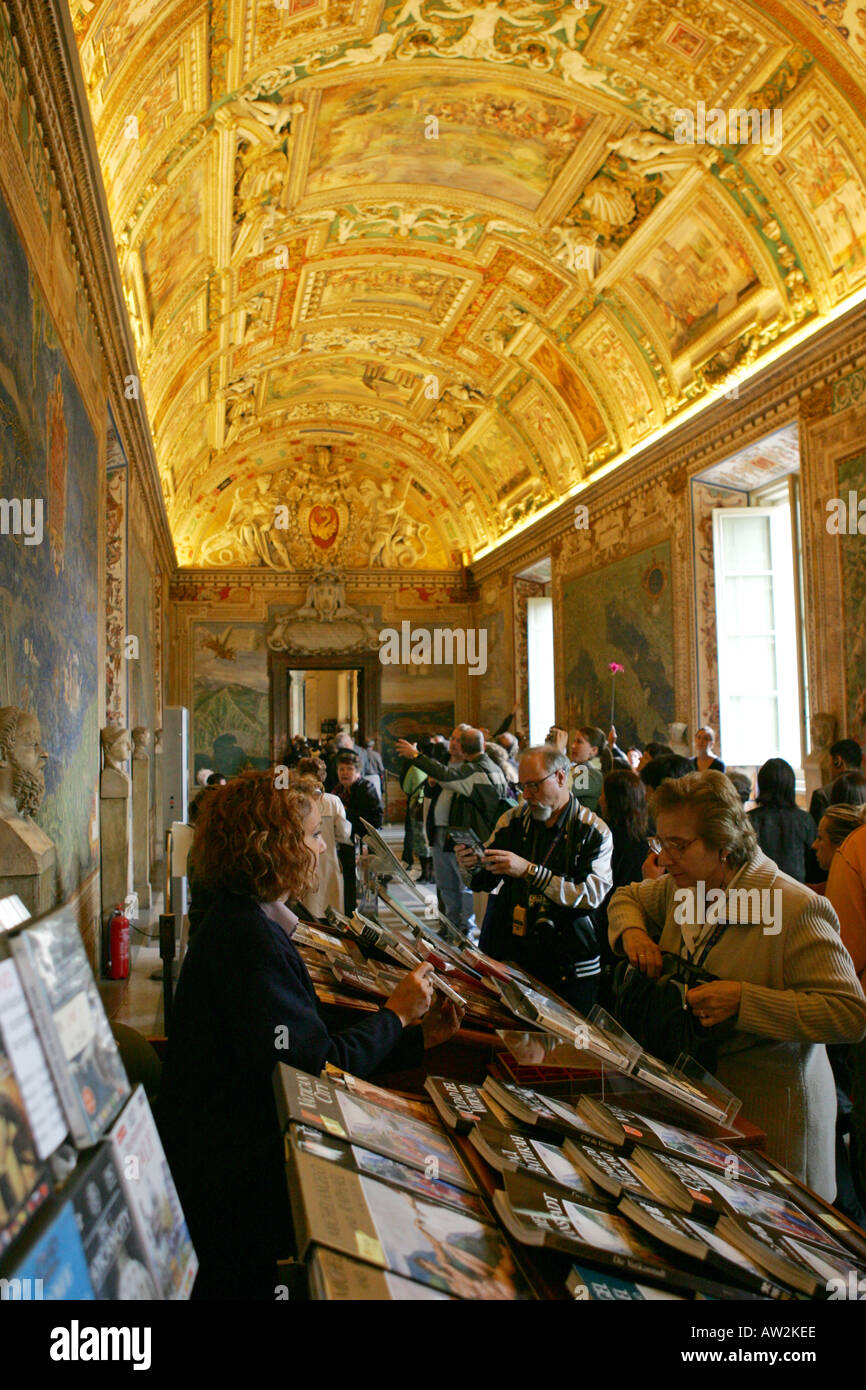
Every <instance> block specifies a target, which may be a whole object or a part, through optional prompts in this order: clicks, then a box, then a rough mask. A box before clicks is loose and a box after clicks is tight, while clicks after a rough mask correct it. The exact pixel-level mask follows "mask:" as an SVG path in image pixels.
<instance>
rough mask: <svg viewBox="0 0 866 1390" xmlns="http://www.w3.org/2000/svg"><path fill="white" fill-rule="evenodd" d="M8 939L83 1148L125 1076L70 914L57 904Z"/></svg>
mask: <svg viewBox="0 0 866 1390" xmlns="http://www.w3.org/2000/svg"><path fill="white" fill-rule="evenodd" d="M11 945H12V953H13V955H14V958H15V963H16V964H17V966H18V969H19V971H20V974H21V981H22V984H23V985H24V989H25V992H26V994H27V999H28V1002H29V1004H30V1008H31V1010H32V1011H33V1017H34V1019H35V1021H36V1026H37V1028H38V1030H39V1035H40V1038H41V1039H42V1044H43V1046H44V1048H45V1052H46V1054H47V1057H48V1062H49V1065H50V1067H51V1071H52V1074H53V1076H54V1081H55V1084H56V1086H57V1090H58V1092H59V1093H60V1099H61V1102H62V1104H63V1108H64V1110H65V1112H66V1119H67V1121H68V1123H69V1127H70V1130H71V1131H72V1137H73V1139H74V1140H75V1142H76V1144H77V1145H78V1147H79V1148H87V1147H89V1145H91V1144H95V1143H96V1142H97V1140H99V1139H100V1138H101V1137H102V1135H103V1133H104V1131H105V1129H106V1127H107V1126H108V1125H109V1124H110V1123H111V1121H112V1119H113V1118H114V1116H115V1115H116V1114H117V1112H118V1110H119V1109H120V1107H121V1105H122V1104H123V1102H124V1101H125V1100H126V1098H127V1096H128V1095H129V1082H128V1080H127V1078H126V1072H125V1071H124V1069H123V1063H122V1062H121V1060H120V1053H119V1052H118V1050H117V1044H116V1042H115V1041H114V1036H113V1034H112V1032H111V1028H110V1026H109V1023H108V1019H107V1018H106V1016H105V1009H104V1008H103V1006H102V1000H101V999H100V997H99V991H98V989H97V987H96V981H95V980H94V978H93V972H92V971H91V969H90V962H89V961H88V959H87V954H86V952H85V950H84V943H83V942H82V940H81V936H80V934H79V931H78V925H77V923H76V921H75V917H74V915H73V914H72V912H71V911H70V910H69V909H68V908H60V909H58V910H57V911H56V912H52V913H50V914H48V915H47V916H45V917H44V918H42V919H41V920H40V921H39V922H37V923H36V924H35V925H34V926H31V927H26V928H24V929H23V930H22V931H20V932H19V933H18V934H17V935H16V936H14V937H13V938H12V942H11Z"/></svg>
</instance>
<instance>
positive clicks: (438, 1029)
mask: <svg viewBox="0 0 866 1390" xmlns="http://www.w3.org/2000/svg"><path fill="white" fill-rule="evenodd" d="M463 1014H464V1010H463V1009H461V1008H460V1007H459V1006H458V1005H457V1004H453V1003H452V1002H451V1000H450V999H443V998H442V997H441V996H437V997H436V999H435V1001H434V1003H433V1005H432V1006H431V1008H430V1009H429V1010H428V1012H427V1013H426V1014H425V1015H424V1017H423V1019H422V1020H421V1029H422V1032H423V1034H424V1048H425V1051H426V1050H428V1049H429V1048H431V1047H438V1046H439V1044H440V1043H444V1042H447V1041H448V1039H449V1038H453V1036H454V1034H455V1033H456V1032H457V1030H458V1028H459V1027H460V1025H461V1023H462V1022H463Z"/></svg>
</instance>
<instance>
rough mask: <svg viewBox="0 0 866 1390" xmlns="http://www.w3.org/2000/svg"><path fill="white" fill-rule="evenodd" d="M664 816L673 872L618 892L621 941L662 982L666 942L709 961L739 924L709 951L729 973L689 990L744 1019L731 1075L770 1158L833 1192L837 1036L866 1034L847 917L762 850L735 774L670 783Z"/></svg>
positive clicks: (665, 849)
mask: <svg viewBox="0 0 866 1390" xmlns="http://www.w3.org/2000/svg"><path fill="white" fill-rule="evenodd" d="M653 812H654V815H655V820H656V828H657V834H658V841H657V843H656V844H653V845H652V847H653V849H654V850H655V851H656V853H657V856H658V862H659V864H660V866H661V867H662V868H664V869H666V870H667V872H666V873H665V874H664V876H663V877H662V878H658V879H652V880H644V882H642V883H633V884H631V885H630V886H629V887H626V888H620V889H618V890H617V891H616V892H615V893H614V895H613V897H612V899H611V901H610V905H609V908H608V930H609V938H610V944H611V947H612V948H613V950H614V951H615V952H618V953H620V954H624V955H626V956H627V957H628V959H629V961H630V962H631V963H632V965H634V966H635V967H636V968H637V969H639V970H643V971H645V972H646V973H647V974H648V975H650V976H653V977H654V976H656V975H658V974H659V972H660V969H661V963H662V957H661V952H662V951H669V952H672V953H673V954H675V955H676V954H682V955H683V956H684V957H688V958H692V959H694V958H696V957H698V958H699V956H700V952H701V947H702V946H703V945H704V944H705V943H706V941H707V940H709V938H710V937H711V936H712V934H713V932H714V931H715V929H716V926H717V925H718V922H719V921H720V920H724V919H725V918H726V919H727V925H726V926H725V929H724V930H723V931H722V933H721V934H720V936H718V938H717V940H716V942H715V944H714V945H713V946H712V947H711V949H710V950H709V952H708V954H707V955H706V956H705V957H704V958H703V960H702V964H703V966H704V968H705V969H706V970H708V971H710V972H711V973H712V974H713V975H716V976H717V977H718V979H717V980H716V981H714V982H712V983H709V984H704V985H700V986H698V987H697V988H695V989H692V990H690V991H689V993H688V996H687V999H688V1004H689V1007H690V1008H691V1009H692V1010H693V1012H694V1014H695V1017H696V1018H697V1019H698V1020H699V1021H700V1022H701V1023H702V1024H703V1025H704V1026H705V1027H711V1026H712V1025H713V1024H717V1023H721V1022H723V1021H724V1020H726V1019H728V1018H734V1019H735V1021H736V1022H735V1028H734V1031H733V1032H732V1033H731V1035H730V1036H729V1037H727V1039H726V1040H724V1041H722V1042H721V1044H720V1047H719V1063H718V1066H717V1068H716V1072H717V1075H718V1077H719V1080H720V1081H722V1082H723V1083H724V1085H725V1086H727V1087H728V1088H729V1089H730V1090H731V1091H733V1093H734V1095H736V1096H739V1098H740V1100H741V1101H742V1103H743V1106H742V1114H743V1115H744V1116H745V1117H746V1118H747V1119H749V1120H751V1121H752V1122H753V1123H754V1124H756V1125H759V1126H760V1127H761V1128H762V1129H763V1130H765V1131H766V1134H767V1150H768V1153H769V1154H770V1155H771V1157H773V1158H775V1159H776V1160H777V1162H779V1163H781V1164H783V1165H784V1166H785V1167H787V1168H788V1169H790V1171H791V1172H793V1173H795V1174H796V1176H797V1177H799V1178H801V1179H802V1180H803V1181H804V1182H806V1183H807V1184H808V1185H809V1186H810V1187H811V1188H813V1189H814V1191H816V1192H818V1193H819V1194H820V1195H821V1196H822V1197H825V1198H828V1199H830V1200H832V1199H833V1197H834V1196H835V1190H836V1189H835V1177H834V1172H835V1163H834V1137H835V1119H836V1093H835V1088H834V1083H833V1074H832V1072H831V1070H830V1064H829V1062H828V1060H827V1052H826V1048H825V1047H824V1044H825V1043H844V1042H857V1041H858V1040H859V1039H860V1038H862V1037H863V1035H864V1033H866V996H864V994H863V990H862V989H861V987H860V983H859V981H858V979H857V976H856V974H855V972H854V968H853V965H852V962H851V957H850V956H849V954H848V952H847V951H846V949H845V947H844V946H843V945H842V941H841V939H840V936H839V922H838V918H837V917H836V914H835V912H834V911H833V908H832V907H831V906H830V904H829V903H828V902H827V900H826V899H825V898H821V897H819V896H818V895H817V894H815V893H813V892H812V891H811V890H810V889H808V888H806V887H804V886H803V884H801V883H798V882H797V881H796V880H795V879H792V878H789V877H788V876H787V874H783V873H781V872H780V870H779V869H777V867H776V865H775V864H774V863H773V861H772V860H771V859H768V858H767V857H766V855H764V854H762V853H761V851H760V850H759V849H758V846H757V841H756V837H755V832H754V829H753V828H752V826H751V825H750V823H749V820H748V817H747V816H746V815H745V813H744V811H743V807H742V803H741V802H740V798H739V796H738V795H737V792H736V790H735V788H734V787H733V786H732V784H731V783H730V782H729V781H728V779H727V777H725V776H724V775H723V774H722V773H720V772H694V773H691V774H690V775H689V776H687V777H682V778H680V779H679V780H678V781H665V782H662V784H661V786H660V787H659V789H658V791H657V792H656V794H655V798H654V801H653ZM712 890H716V892H715V893H713V892H712ZM707 900H709V904H710V910H709V911H707V913H706V916H704V913H703V911H702V910H701V905H702V904H706V903H707ZM708 919H712V920H708Z"/></svg>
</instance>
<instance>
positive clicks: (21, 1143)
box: [0, 1036, 51, 1253]
mask: <svg viewBox="0 0 866 1390" xmlns="http://www.w3.org/2000/svg"><path fill="white" fill-rule="evenodd" d="M50 1192H51V1184H50V1182H49V1177H48V1170H47V1168H46V1167H45V1165H44V1164H43V1163H41V1162H40V1160H39V1157H38V1155H37V1153H36V1143H35V1140H34V1138H33V1131H32V1130H31V1128H30V1122H29V1120H28V1117H27V1111H26V1110H25V1108H24V1101H23V1100H22V1098H21V1092H20V1090H19V1089H18V1082H17V1081H16V1079H15V1074H14V1072H13V1070H12V1064H11V1062H10V1061H9V1058H8V1057H7V1056H6V1053H5V1051H4V1050H3V1039H2V1036H0V1253H2V1252H3V1251H4V1250H5V1249H6V1248H7V1247H8V1246H9V1245H11V1243H12V1241H13V1240H14V1239H15V1238H16V1236H17V1235H18V1234H19V1232H21V1231H22V1230H23V1229H24V1227H25V1226H26V1225H27V1222H28V1221H29V1220H30V1219H31V1217H32V1216H34V1215H35V1213H36V1212H37V1211H38V1209H39V1207H41V1205H42V1203H43V1202H44V1201H45V1200H46V1199H47V1198H48V1196H49V1194H50Z"/></svg>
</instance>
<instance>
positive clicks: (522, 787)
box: [517, 772, 556, 792]
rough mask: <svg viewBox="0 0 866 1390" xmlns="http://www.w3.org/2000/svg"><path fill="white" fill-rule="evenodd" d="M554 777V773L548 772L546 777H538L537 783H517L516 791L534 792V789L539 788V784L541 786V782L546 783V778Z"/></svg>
mask: <svg viewBox="0 0 866 1390" xmlns="http://www.w3.org/2000/svg"><path fill="white" fill-rule="evenodd" d="M555 776H556V772H548V774H547V777H539V779H538V781H537V782H518V783H517V790H518V791H519V792H530V791H535V788H536V787H540V786H541V784H542V782H546V781H547V778H548V777H555Z"/></svg>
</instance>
